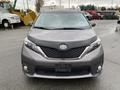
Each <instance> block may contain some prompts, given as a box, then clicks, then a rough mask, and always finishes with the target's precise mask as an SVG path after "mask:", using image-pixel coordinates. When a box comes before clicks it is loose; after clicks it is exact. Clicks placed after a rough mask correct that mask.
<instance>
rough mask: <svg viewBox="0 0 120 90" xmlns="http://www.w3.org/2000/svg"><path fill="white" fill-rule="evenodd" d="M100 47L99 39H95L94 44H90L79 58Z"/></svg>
mask: <svg viewBox="0 0 120 90" xmlns="http://www.w3.org/2000/svg"><path fill="white" fill-rule="evenodd" d="M100 45H101V40H100V38H97V40H96V41H95V42H93V43H92V44H90V46H88V47H87V48H86V49H85V51H84V52H83V54H82V55H81V57H83V56H84V55H86V54H87V53H89V52H91V51H93V50H95V49H96V48H98V47H99V46H100Z"/></svg>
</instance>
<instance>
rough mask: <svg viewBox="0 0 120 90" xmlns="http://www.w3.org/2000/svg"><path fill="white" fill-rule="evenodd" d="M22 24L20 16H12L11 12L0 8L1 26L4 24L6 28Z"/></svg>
mask: <svg viewBox="0 0 120 90" xmlns="http://www.w3.org/2000/svg"><path fill="white" fill-rule="evenodd" d="M20 22H21V21H20V17H19V16H18V15H16V14H11V13H9V11H7V10H5V9H3V8H2V7H0V24H2V25H3V26H4V27H5V28H8V27H10V26H11V25H13V24H15V23H20Z"/></svg>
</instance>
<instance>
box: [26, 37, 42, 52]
mask: <svg viewBox="0 0 120 90" xmlns="http://www.w3.org/2000/svg"><path fill="white" fill-rule="evenodd" d="M24 44H25V46H27V47H28V48H29V49H32V50H33V51H35V52H37V53H40V54H41V52H42V50H41V48H40V47H39V46H37V45H36V44H35V43H33V42H32V41H30V40H28V38H25V40H24Z"/></svg>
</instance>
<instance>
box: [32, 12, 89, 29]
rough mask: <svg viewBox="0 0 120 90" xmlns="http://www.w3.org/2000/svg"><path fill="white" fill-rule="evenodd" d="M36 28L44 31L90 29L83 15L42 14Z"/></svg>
mask: <svg viewBox="0 0 120 90" xmlns="http://www.w3.org/2000/svg"><path fill="white" fill-rule="evenodd" d="M34 27H37V28H40V27H41V28H42V29H60V28H61V29H70V28H71V29H73V28H75V29H77V28H78V29H85V28H90V25H89V23H88V21H87V20H86V18H85V16H84V15H83V14H82V13H75V12H74V13H71V12H70V13H42V14H41V15H40V16H39V18H38V19H37V21H36V23H35V25H34Z"/></svg>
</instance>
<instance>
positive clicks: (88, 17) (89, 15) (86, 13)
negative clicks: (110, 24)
mask: <svg viewBox="0 0 120 90" xmlns="http://www.w3.org/2000/svg"><path fill="white" fill-rule="evenodd" d="M83 13H84V14H85V16H86V17H87V19H88V20H89V21H91V20H93V16H92V15H91V14H90V13H88V12H83Z"/></svg>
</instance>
